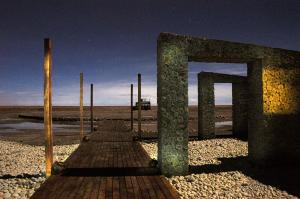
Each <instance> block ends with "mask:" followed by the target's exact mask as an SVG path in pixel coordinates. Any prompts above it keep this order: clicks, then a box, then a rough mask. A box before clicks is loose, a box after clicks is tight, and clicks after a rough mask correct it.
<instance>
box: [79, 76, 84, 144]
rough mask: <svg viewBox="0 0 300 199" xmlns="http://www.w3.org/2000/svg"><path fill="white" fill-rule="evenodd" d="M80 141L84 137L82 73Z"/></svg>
mask: <svg viewBox="0 0 300 199" xmlns="http://www.w3.org/2000/svg"><path fill="white" fill-rule="evenodd" d="M79 109H80V141H82V139H83V137H84V132H83V73H80V108H79Z"/></svg>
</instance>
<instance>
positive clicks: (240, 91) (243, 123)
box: [198, 72, 248, 139]
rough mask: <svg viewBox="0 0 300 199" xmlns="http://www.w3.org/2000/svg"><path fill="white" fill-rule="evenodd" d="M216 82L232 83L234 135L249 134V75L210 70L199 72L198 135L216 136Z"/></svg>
mask: <svg viewBox="0 0 300 199" xmlns="http://www.w3.org/2000/svg"><path fill="white" fill-rule="evenodd" d="M214 83H232V104H233V107H232V112H233V115H232V120H233V135H234V136H235V137H239V138H247V136H248V83H247V77H243V76H238V75H228V74H219V73H210V72H201V73H198V137H199V139H208V138H214V137H215V96H214Z"/></svg>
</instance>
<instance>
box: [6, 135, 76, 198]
mask: <svg viewBox="0 0 300 199" xmlns="http://www.w3.org/2000/svg"><path fill="white" fill-rule="evenodd" d="M77 147H78V145H65V146H54V149H53V150H54V157H55V161H64V160H65V159H66V158H67V157H68V156H69V155H70V154H71V153H72V152H73V151H74V150H75V149H76V148H77ZM0 176H2V178H1V179H0V198H30V196H31V195H32V194H33V193H34V191H35V190H36V189H38V188H39V187H40V185H41V184H42V183H43V182H44V181H45V179H46V178H45V147H43V146H29V145H24V144H18V143H15V142H8V141H0Z"/></svg>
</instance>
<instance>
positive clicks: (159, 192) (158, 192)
mask: <svg viewBox="0 0 300 199" xmlns="http://www.w3.org/2000/svg"><path fill="white" fill-rule="evenodd" d="M154 178H155V177H154V176H148V179H149V181H150V182H151V185H152V187H153V189H154V190H155V194H156V198H161V199H164V198H166V197H165V196H164V193H163V192H162V190H161V189H160V187H159V185H158V184H157V183H156V181H155V179H154Z"/></svg>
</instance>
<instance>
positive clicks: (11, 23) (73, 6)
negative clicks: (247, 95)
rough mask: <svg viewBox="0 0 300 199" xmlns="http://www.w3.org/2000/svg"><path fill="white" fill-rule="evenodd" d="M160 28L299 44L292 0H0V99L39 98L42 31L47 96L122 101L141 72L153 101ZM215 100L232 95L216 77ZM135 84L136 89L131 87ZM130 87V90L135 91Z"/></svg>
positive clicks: (205, 67) (25, 101) (26, 101)
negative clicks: (49, 65) (47, 49)
mask: <svg viewBox="0 0 300 199" xmlns="http://www.w3.org/2000/svg"><path fill="white" fill-rule="evenodd" d="M160 32H174V33H178V34H186V35H192V36H199V37H206V38H211V39H221V40H229V41H237V42H244V43H253V44H259V45H265V46H270V47H280V48H286V49H291V50H298V51H300V1H299V0H185V1H183V0H182V1H177V0H170V1H163V0H137V1H132V0H127V1H125V0H119V1H114V0H111V1H108V0H105V1H104V0H97V1H96V0H95V1H92V0H81V1H79V0H51V1H46V0H36V1H33V0H1V2H0V105H42V103H43V98H42V97H43V39H44V38H46V37H49V38H51V40H52V42H53V92H54V93H53V104H54V105H78V104H79V73H80V72H83V73H84V80H85V104H86V105H88V104H89V99H88V96H89V84H90V83H94V92H95V99H94V101H95V105H127V104H128V103H129V91H130V83H134V86H135V87H136V82H137V73H139V72H140V73H141V74H142V84H143V93H142V96H143V97H145V98H148V99H149V98H150V100H151V101H152V103H154V104H156V39H157V36H158V34H159V33H160ZM189 71H190V73H189V82H190V84H189V85H190V89H189V100H190V104H196V103H197V89H196V88H197V85H196V74H197V73H198V72H200V71H213V72H220V73H230V74H239V75H246V66H245V65H238V64H214V63H210V64H207V63H190V64H189ZM216 89H217V90H216V101H217V104H230V103H231V97H230V94H231V90H230V85H224V84H222V85H216ZM135 91H136V90H135ZM135 94H136V93H135Z"/></svg>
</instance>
